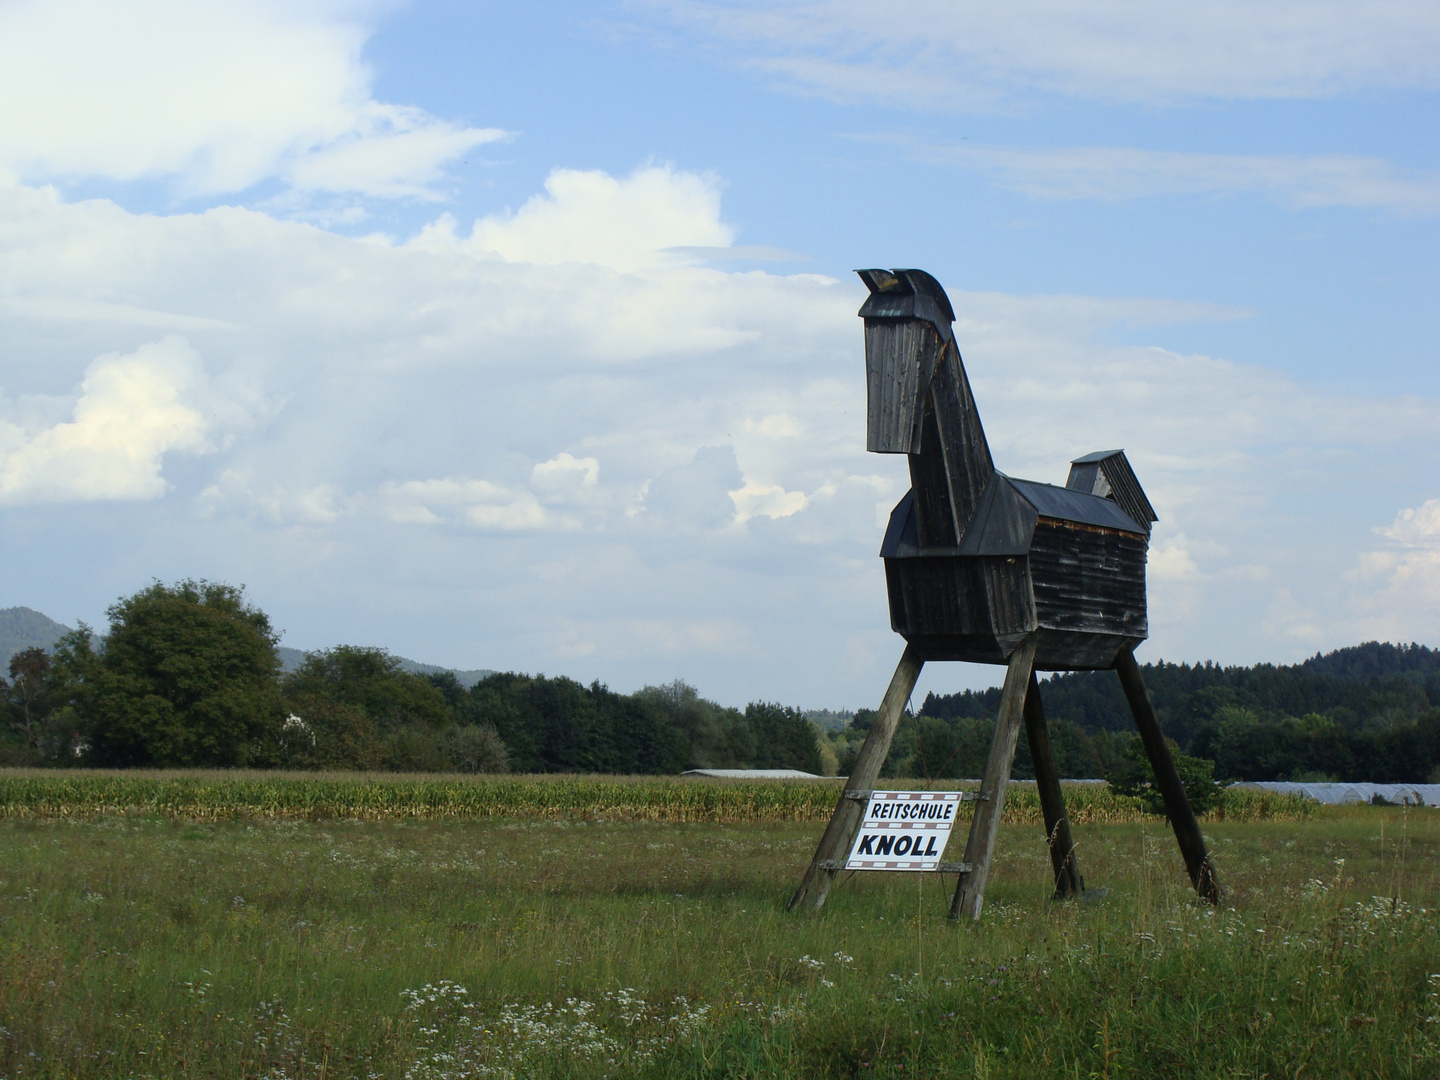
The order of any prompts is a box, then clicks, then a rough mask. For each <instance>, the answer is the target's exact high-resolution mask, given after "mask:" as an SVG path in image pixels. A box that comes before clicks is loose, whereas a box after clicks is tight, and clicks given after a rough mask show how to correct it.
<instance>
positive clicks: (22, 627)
mask: <svg viewBox="0 0 1440 1080" xmlns="http://www.w3.org/2000/svg"><path fill="white" fill-rule="evenodd" d="M70 630H71V628H70V627H68V626H66V625H65V624H64V623H58V622H56V621H55V620H54V619H52V618H50V617H49V616H48V615H42V614H41V613H40V612H38V611H36V610H35V609H34V608H28V607H12V608H0V670H3V669H4V668H5V667H6V666H7V665H8V664H9V663H10V658H11V657H12V656H14V655H15V654H16V653H17V652H20V651H21V650H22V649H31V648H35V647H37V646H38V647H39V648H42V649H45V650H46V651H47V652H48V651H53V650H54V648H55V643H56V642H57V641H59V640H60V638H61V637H62V636H63V635H65V634H68V633H70ZM276 651H277V652H279V654H280V665H281V667H282V668H283V669H284V670H285V671H294V670H295V669H296V668H297V667H299V666H300V664H301V662H303V661H304V659H305V652H304V650H302V649H291V648H287V647H286V646H283V645H282V646H281V647H280V648H279V649H278V650H276ZM395 659H396V660H398V661H400V667H401V668H403V669H404V670H405V671H410V672H414V673H415V674H416V675H433V674H438V673H439V672H442V671H448V672H450V673H451V674H452V675H454V676H455V678H456V679H457V680H458V681H459V683H460V685H462V686H466V687H469V686H474V685H475V684H476V683H477V682H479V681H480V680H481V679H483V678H485V676H487V675H493V674H495V673H494V672H493V671H489V670H487V669H485V668H472V669H469V670H456V669H454V668H447V667H439V666H438V665H435V664H422V663H420V662H419V661H418V660H410V659H408V658H406V657H404V656H397V657H395Z"/></svg>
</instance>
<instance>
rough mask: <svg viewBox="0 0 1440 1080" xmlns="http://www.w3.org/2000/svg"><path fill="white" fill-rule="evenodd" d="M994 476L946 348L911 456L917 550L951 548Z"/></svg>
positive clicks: (966, 388)
mask: <svg viewBox="0 0 1440 1080" xmlns="http://www.w3.org/2000/svg"><path fill="white" fill-rule="evenodd" d="M994 473H995V465H994V463H993V462H992V461H991V459H990V446H989V444H988V443H986V441H985V429H984V427H983V426H982V425H981V423H980V413H979V412H978V411H977V410H976V408H975V397H974V395H973V394H972V393H971V392H970V380H969V379H968V378H967V377H966V375H965V365H964V364H963V363H961V361H960V352H959V350H958V349H956V347H955V343H954V341H953V340H952V341H950V342H948V343H947V344H946V346H945V348H944V351H943V353H942V354H941V356H940V360H939V363H938V364H937V366H936V370H935V376H934V378H933V379H931V381H930V389H929V391H928V392H927V394H926V400H925V409H924V418H923V419H922V421H921V427H920V453H918V454H911V455H910V484H911V488H912V490H913V491H914V492H915V513H916V526H917V528H918V531H919V540H920V544H921V546H922V547H954V546H955V545H957V544H959V542H960V538H961V537H962V536H964V535H965V529H966V527H967V526H968V525H969V524H970V518H971V516H972V515H973V514H974V513H975V507H976V504H978V503H979V502H980V496H981V495H982V494H984V492H985V487H986V485H987V484H989V483H990V478H991V477H992V476H993V475H994Z"/></svg>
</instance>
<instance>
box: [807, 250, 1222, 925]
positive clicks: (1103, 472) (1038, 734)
mask: <svg viewBox="0 0 1440 1080" xmlns="http://www.w3.org/2000/svg"><path fill="white" fill-rule="evenodd" d="M859 274H860V277H861V278H862V279H863V280H864V282H865V284H866V286H868V287H869V289H870V297H869V299H868V300H866V302H865V305H864V306H863V307H862V308H861V309H860V316H861V317H862V318H863V319H864V320H865V372H866V386H867V394H868V399H869V400H868V405H869V407H868V410H867V449H869V450H872V451H875V452H876V453H881V454H905V455H907V456H908V458H909V464H910V482H911V488H910V491H909V492H908V493H907V494H906V495H905V497H904V498H903V499H901V500H900V503H899V505H897V506H896V507H895V510H894V511H893V513H891V515H890V525H889V528H888V529H887V530H886V532H885V541H884V544H883V546H882V547H881V551H880V554H881V555H882V557H883V558H884V559H885V580H886V585H887V588H888V591H889V595H890V624H891V626H892V628H893V629H894V630H895V631H896V632H897V633H899V634H901V635H903V636H904V638H905V640H906V647H905V652H904V655H903V656H902V657H901V659H900V665H899V667H897V668H896V670H895V676H894V678H893V679H892V680H891V682H890V687H889V689H888V690H887V691H886V694H885V698H884V701H883V702H882V704H881V706H880V711H879V715H878V716H877V718H876V721H875V724H874V726H873V727H872V728H871V730H870V734H869V736H868V737H867V738H866V740H865V744H864V746H863V747H862V748H861V750H860V754H859V757H858V759H857V760H856V764H855V769H854V772H853V773H851V776H850V779H849V781H848V782H847V784H846V790H845V792H844V794H843V795H842V796H841V798H840V801H839V804H838V805H837V807H836V809H835V814H834V816H833V817H832V818H831V821H830V825H829V827H828V828H827V829H826V831H825V835H824V837H823V839H822V840H821V842H820V846H819V849H818V850H817V851H816V853H815V859H814V861H813V862H812V863H811V866H810V869H809V871H808V872H807V873H806V875H805V879H804V881H803V882H802V883H801V885H800V888H799V889H798V890H797V891H796V893H795V896H794V897H793V898H792V899H791V901H790V906H791V907H792V908H794V907H796V906H797V905H799V904H801V903H802V902H804V901H805V900H806V899H807V897H808V898H809V900H810V902H811V903H812V904H813V906H815V907H817V908H818V907H819V906H820V905H821V904H823V903H824V902H825V896H826V893H827V892H828V891H829V888H830V883H831V882H832V880H833V879H834V876H835V873H836V872H837V871H838V870H839V869H840V867H841V866H843V864H844V860H845V856H846V854H847V853H848V852H849V849H850V845H851V843H852V842H853V839H854V835H855V831H856V829H857V827H858V825H859V822H860V818H861V815H862V813H863V811H864V807H865V801H866V800H867V799H868V798H869V794H870V790H871V789H872V788H873V787H874V785H875V780H876V778H877V777H878V776H879V774H880V766H881V764H882V763H883V762H884V760H885V756H886V754H887V753H888V752H889V750H890V743H891V740H892V739H893V737H894V735H895V729H896V727H897V726H898V724H899V722H900V718H901V715H902V713H903V710H904V708H905V703H906V702H907V701H908V700H909V697H910V694H911V691H912V690H913V689H914V687H915V681H916V680H917V679H918V678H919V676H920V669H921V666H922V665H923V664H924V662H925V661H926V660H968V661H970V662H972V663H981V664H1004V665H1006V673H1005V685H1004V689H1003V691H1002V695H1001V702H1000V716H999V719H998V722H997V723H996V726H995V735H994V738H993V741H992V743H991V746H990V756H989V760H988V762H987V764H986V766H985V775H984V778H983V779H982V781H981V784H980V791H979V793H978V796H977V801H976V803H975V806H976V810H975V816H974V819H973V821H972V823H971V827H970V838H969V842H968V843H967V845H966V848H965V861H964V862H963V863H962V864H961V870H960V881H959V884H958V886H957V887H956V890H955V898H954V900H953V902H952V903H951V906H950V914H951V916H952V917H954V918H958V917H960V915H961V914H962V913H964V914H967V915H969V916H970V917H971V918H976V919H978V918H979V917H980V909H981V906H982V905H983V902H984V895H985V885H986V880H987V878H988V877H989V872H990V861H991V855H992V853H993V851H994V846H995V838H996V834H997V832H998V829H999V825H1000V814H1001V811H1002V809H1003V807H1004V800H1005V789H1006V786H1007V784H1008V783H1009V780H1010V768H1011V765H1012V763H1013V761H1014V757H1015V745H1016V741H1017V739H1018V737H1019V731H1020V727H1021V726H1022V724H1023V726H1024V728H1025V732H1026V736H1027V738H1028V740H1029V744H1030V755H1031V758H1032V760H1033V761H1034V764H1035V778H1036V784H1037V786H1038V788H1039V793H1040V803H1041V807H1042V810H1043V813H1044V817H1045V829H1046V833H1047V835H1048V837H1049V843H1050V855H1051V861H1052V864H1053V866H1054V871H1055V895H1056V896H1057V897H1064V896H1068V895H1072V894H1074V893H1077V892H1079V891H1080V887H1081V886H1080V875H1079V870H1078V867H1077V866H1076V860H1075V852H1074V845H1073V843H1072V842H1071V839H1070V826H1069V822H1068V821H1067V819H1066V816H1065V802H1064V797H1063V795H1062V793H1061V790H1060V781H1059V777H1058V775H1057V773H1056V771H1055V764H1054V757H1053V755H1052V754H1051V750H1050V738H1049V733H1048V731H1047V728H1046V725H1045V715H1044V712H1043V710H1042V708H1041V704H1040V688H1039V685H1038V683H1037V681H1036V679H1035V674H1034V673H1035V672H1036V671H1037V670H1039V671H1085V670H1097V669H1114V670H1115V671H1116V672H1118V673H1119V676H1120V682H1121V685H1122V687H1123V688H1124V691H1125V697H1126V699H1127V700H1128V701H1129V704H1130V708H1131V711H1132V712H1133V713H1134V715H1135V723H1136V725H1137V727H1138V728H1139V729H1140V736H1141V739H1142V741H1143V743H1144V745H1145V750H1146V753H1147V754H1148V755H1149V758H1150V764H1151V766H1152V768H1153V769H1154V771H1155V777H1156V784H1157V787H1158V788H1159V789H1160V792H1161V794H1162V796H1163V798H1164V801H1165V812H1166V814H1167V816H1168V817H1169V819H1170V823H1171V825H1172V826H1173V828H1174V830H1175V837H1176V839H1177V840H1178V841H1179V844H1180V850H1181V853H1182V854H1183V855H1184V857H1185V863H1186V867H1187V869H1188V870H1189V872H1190V880H1191V882H1192V883H1193V884H1194V886H1195V889H1196V891H1197V892H1198V893H1199V894H1200V895H1201V896H1203V897H1205V898H1206V899H1208V900H1210V901H1212V902H1217V901H1218V900H1219V897H1220V888H1219V884H1218V882H1217V881H1216V879H1215V875H1214V871H1213V869H1212V868H1211V865H1210V859H1209V855H1208V854H1207V852H1206V850H1205V841H1204V838H1203V837H1202V836H1201V834H1200V827H1199V825H1198V824H1197V823H1196V821H1195V815H1194V813H1193V812H1192V811H1191V808H1190V803H1189V800H1188V799H1187V798H1186V796H1185V789H1184V787H1183V785H1182V784H1181V781H1180V776H1179V773H1178V772H1177V771H1176V769H1175V762H1174V760H1173V759H1172V758H1171V756H1170V751H1169V748H1168V747H1167V746H1166V743H1165V738H1164V736H1163V734H1162V733H1161V730H1160V724H1159V721H1158V719H1157V718H1156V716H1155V709H1154V707H1153V705H1152V704H1151V702H1150V697H1149V694H1148V692H1147V691H1146V689H1145V684H1144V682H1143V681H1142V679H1141V676H1140V669H1139V667H1138V665H1137V664H1136V663H1135V657H1134V655H1133V650H1134V648H1135V646H1136V645H1138V644H1140V642H1142V641H1144V640H1145V638H1146V636H1147V632H1148V631H1147V625H1146V615H1145V557H1146V550H1147V547H1148V544H1149V538H1150V526H1151V523H1152V522H1154V521H1155V520H1156V518H1155V512H1154V510H1153V509H1152V508H1151V506H1150V503H1149V501H1148V500H1147V499H1146V498H1145V493H1144V491H1143V490H1141V487H1140V483H1139V481H1138V480H1137V479H1136V478H1135V473H1134V472H1133V471H1132V470H1131V468H1130V464H1129V462H1127V461H1126V459H1125V454H1124V453H1123V452H1122V451H1119V450H1112V451H1105V452H1101V453H1097V454H1088V455H1086V456H1085V457H1081V458H1077V459H1076V460H1075V461H1074V462H1073V463H1072V464H1071V468H1070V477H1069V479H1068V480H1067V482H1066V484H1065V486H1064V487H1063V488H1061V487H1054V486H1052V485H1050V484H1038V483H1034V482H1032V481H1028V480H1015V479H1012V478H1011V477H1008V476H1006V475H1004V474H1003V473H1000V472H997V471H996V469H995V466H994V464H993V463H992V462H991V459H990V448H989V446H988V445H987V444H986V441H985V431H984V429H983V428H982V427H981V425H980V415H979V413H978V412H977V411H976V408H975V401H974V398H973V396H972V395H971V393H970V382H969V380H968V379H967V378H966V375H965V368H964V365H963V364H962V363H961V360H960V353H959V350H958V349H957V348H956V345H955V340H954V336H953V334H952V332H951V326H950V324H951V323H952V322H953V321H954V319H955V314H954V312H953V311H952V309H951V307H950V301H949V298H948V297H947V296H946V295H945V290H944V289H943V288H941V286H940V283H939V282H938V281H936V280H935V279H934V278H933V277H931V276H930V275H929V274H927V273H925V272H924V271H921V270H895V271H886V270H861V271H859Z"/></svg>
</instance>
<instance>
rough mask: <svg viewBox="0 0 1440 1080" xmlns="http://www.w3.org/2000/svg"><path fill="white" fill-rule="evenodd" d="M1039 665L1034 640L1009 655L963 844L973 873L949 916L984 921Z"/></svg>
mask: <svg viewBox="0 0 1440 1080" xmlns="http://www.w3.org/2000/svg"><path fill="white" fill-rule="evenodd" d="M1034 664H1035V638H1034V636H1033V635H1032V636H1031V637H1027V638H1026V639H1025V640H1024V641H1022V642H1021V643H1020V644H1019V645H1018V646H1017V647H1016V649H1015V651H1014V652H1013V653H1011V654H1010V665H1009V667H1008V668H1007V669H1006V671H1005V688H1004V690H1003V691H1001V694H1000V716H999V718H998V719H997V720H996V722H995V736H994V738H992V739H991V740H990V758H989V760H988V761H986V763H985V777H984V779H982V780H981V781H980V799H979V801H978V802H976V804H975V817H974V818H973V819H972V820H971V822H970V839H969V840H968V841H967V842H966V844H965V861H966V862H967V863H969V865H970V869H969V870H967V871H965V872H963V873H961V875H960V881H959V883H958V884H957V885H956V886H955V898H954V899H953V900H951V901H950V917H951V918H952V919H958V918H960V917H961V915H962V914H963V915H968V916H969V917H970V918H972V919H978V918H980V908H981V907H982V906H983V905H984V903H985V884H986V882H987V881H988V880H989V878H990V857H991V856H992V855H993V854H994V853H995V837H996V834H997V833H999V831H1000V813H1001V811H1002V810H1004V808H1005V788H1006V786H1007V785H1008V784H1009V783H1010V766H1011V765H1013V764H1014V763H1015V742H1016V740H1017V739H1019V737H1020V725H1021V723H1022V721H1023V716H1024V712H1025V696H1026V691H1027V690H1028V689H1029V685H1030V671H1031V668H1032V667H1033V666H1034Z"/></svg>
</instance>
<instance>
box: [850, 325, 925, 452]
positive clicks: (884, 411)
mask: <svg viewBox="0 0 1440 1080" xmlns="http://www.w3.org/2000/svg"><path fill="white" fill-rule="evenodd" d="M939 352H940V336H939V334H937V333H936V331H935V328H934V327H933V326H931V325H930V324H929V323H927V322H921V321H918V320H915V319H867V320H866V322H865V389H866V442H865V449H867V450H870V451H873V452H874V453H877V454H918V453H919V452H920V410H921V409H923V408H924V405H925V396H926V391H927V390H928V388H929V384H930V379H931V377H932V376H933V374H934V371H935V362H936V360H937V359H938V357H939Z"/></svg>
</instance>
